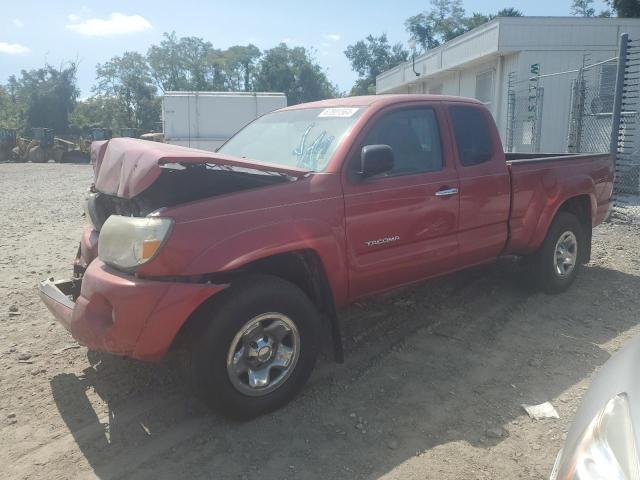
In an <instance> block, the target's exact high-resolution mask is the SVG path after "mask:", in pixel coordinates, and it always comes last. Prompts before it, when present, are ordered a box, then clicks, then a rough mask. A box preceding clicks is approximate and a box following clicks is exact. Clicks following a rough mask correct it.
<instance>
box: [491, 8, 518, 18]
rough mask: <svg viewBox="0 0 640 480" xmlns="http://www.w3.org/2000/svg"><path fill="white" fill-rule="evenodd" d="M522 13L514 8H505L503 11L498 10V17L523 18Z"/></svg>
mask: <svg viewBox="0 0 640 480" xmlns="http://www.w3.org/2000/svg"><path fill="white" fill-rule="evenodd" d="M522 16H523V15H522V12H521V11H520V10H518V9H516V8H513V7H507V8H503V9H502V10H498V13H496V17H522Z"/></svg>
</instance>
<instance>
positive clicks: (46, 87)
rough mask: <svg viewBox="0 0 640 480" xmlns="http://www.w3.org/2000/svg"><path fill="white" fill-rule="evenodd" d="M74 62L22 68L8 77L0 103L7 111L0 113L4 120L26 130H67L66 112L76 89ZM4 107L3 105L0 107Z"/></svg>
mask: <svg viewBox="0 0 640 480" xmlns="http://www.w3.org/2000/svg"><path fill="white" fill-rule="evenodd" d="M76 70H77V65H76V63H75V62H69V63H67V64H63V65H62V66H60V67H59V68H56V67H53V66H52V65H49V64H47V65H45V66H44V67H43V68H39V69H36V70H28V71H27V70H22V72H21V73H20V77H16V76H14V75H12V76H11V77H9V81H8V83H7V86H6V88H5V89H4V91H5V92H6V97H5V99H4V100H3V103H4V104H5V105H7V106H8V108H9V110H8V111H6V112H3V113H2V114H0V116H1V117H5V119H6V117H9V118H11V119H12V120H11V122H9V120H8V119H6V120H5V121H6V122H7V123H11V124H12V125H14V126H15V127H18V128H21V129H22V130H24V131H25V133H28V132H27V131H28V130H29V129H31V128H33V127H45V128H51V129H53V130H54V132H56V133H57V134H63V133H67V132H68V131H69V114H70V113H71V112H72V111H73V107H74V105H75V102H76V99H77V98H78V95H79V91H78V88H77V86H76ZM2 110H4V108H2Z"/></svg>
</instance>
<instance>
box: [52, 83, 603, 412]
mask: <svg viewBox="0 0 640 480" xmlns="http://www.w3.org/2000/svg"><path fill="white" fill-rule="evenodd" d="M92 162H93V164H94V170H95V183H94V185H93V186H92V187H91V189H90V192H89V194H88V196H87V202H86V211H87V216H88V219H89V220H90V221H91V226H89V227H87V229H86V230H85V232H84V234H83V236H82V239H81V242H80V248H79V251H78V255H77V258H76V261H75V265H74V275H73V278H72V279H71V280H65V281H53V280H52V279H50V280H46V281H44V282H42V284H41V286H40V292H41V297H42V300H43V301H44V302H45V304H46V305H47V307H48V308H49V309H50V310H51V312H52V313H53V315H54V316H55V317H56V318H57V319H58V320H59V321H60V322H61V323H62V324H63V325H64V326H65V327H66V328H67V329H68V330H69V331H70V332H71V334H72V335H73V336H74V337H75V338H76V339H77V340H78V341H79V342H81V343H83V344H85V345H87V346H88V347H89V348H91V349H95V350H101V351H106V352H111V353H115V354H119V355H126V356H130V357H133V358H138V359H143V360H158V359H160V358H161V357H162V356H163V355H164V354H165V353H166V352H167V351H168V350H169V348H170V347H171V346H172V344H173V343H174V340H175V339H176V337H177V336H178V334H181V333H185V332H186V333H188V334H189V335H188V336H189V337H190V338H191V339H192V343H191V351H192V355H191V357H192V362H191V363H192V373H193V379H194V384H195V386H196V388H197V389H198V390H200V391H201V392H202V394H203V395H204V397H205V398H206V399H207V400H208V402H209V403H210V404H212V405H213V406H215V407H217V408H219V409H221V410H222V411H224V412H225V413H227V414H230V415H235V416H240V417H249V416H254V415H259V414H261V413H265V412H268V411H270V410H273V409H275V408H278V407H279V406H282V405H283V404H285V403H286V402H287V401H289V400H290V399H291V398H292V397H293V396H294V395H295V394H296V393H297V391H298V390H300V388H301V387H302V386H303V384H304V383H305V381H306V380H307V378H308V376H309V374H310V372H311V370H312V368H313V366H314V363H315V360H316V356H317V353H318V350H319V346H320V343H321V339H322V338H324V335H325V334H330V337H331V338H332V339H333V343H334V351H335V353H336V356H337V359H338V360H339V361H340V360H341V356H342V350H341V337H340V331H339V323H338V321H337V315H336V311H337V309H338V308H340V307H343V306H345V305H347V304H349V303H350V302H354V301H356V300H359V299H362V298H364V297H368V296H371V295H375V294H378V293H380V292H385V291H387V290H390V289H393V288H397V287H399V286H402V285H407V284H411V283H413V282H417V281H420V280H424V279H427V278H431V277H435V276H438V275H443V274H446V273H450V272H454V271H456V270H461V269H464V268H466V267H470V266H472V265H479V264H483V263H487V262H492V261H494V260H495V259H496V258H498V257H500V256H503V255H515V256H520V257H523V259H524V262H523V263H524V264H525V267H526V269H527V271H528V272H530V273H529V274H530V275H531V277H532V278H534V279H535V280H536V282H537V284H538V286H539V287H540V288H541V289H542V290H543V291H545V292H548V293H555V292H561V291H563V290H565V289H566V288H567V287H569V285H570V284H571V283H572V282H573V280H574V278H575V276H576V274H577V273H578V269H579V267H580V265H581V264H583V263H586V262H587V261H588V260H589V257H590V247H591V231H592V228H593V227H594V226H595V225H597V224H598V223H600V222H602V221H603V219H604V218H605V216H606V215H607V212H608V210H609V207H610V198H611V192H612V186H613V171H614V165H613V162H612V158H611V156H610V155H606V154H597V155H596V154H593V155H592V154H587V155H571V154H535V155H530V154H508V155H505V154H504V153H503V150H502V146H501V142H500V138H499V136H498V133H497V131H496V127H495V125H494V122H493V119H492V117H491V115H490V113H489V112H488V110H487V109H486V108H485V107H484V106H483V105H482V104H481V103H479V102H477V101H475V100H470V99H464V98H457V97H446V96H427V95H424V96H423V95H388V96H384V95H382V96H368V97H352V98H341V99H333V100H326V101H320V102H314V103H308V104H303V105H296V106H293V107H289V108H285V109H282V110H278V111H276V112H272V113H269V114H267V115H264V116H262V117H260V118H259V119H257V120H255V121H254V122H252V123H250V124H249V125H247V126H246V127H245V128H244V129H242V130H241V131H240V132H238V133H237V134H236V135H235V136H234V137H233V138H231V139H230V140H229V141H228V142H227V143H226V144H225V145H223V146H222V147H221V148H220V149H219V151H218V152H216V153H211V152H204V151H199V150H193V149H187V148H182V147H176V146H172V145H166V144H160V143H151V142H146V141H144V140H134V139H128V138H116V139H112V140H109V141H106V142H94V143H93V145H92Z"/></svg>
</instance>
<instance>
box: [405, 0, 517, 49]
mask: <svg viewBox="0 0 640 480" xmlns="http://www.w3.org/2000/svg"><path fill="white" fill-rule="evenodd" d="M521 16H522V12H521V11H520V10H516V9H515V8H511V7H509V8H503V9H502V10H500V11H499V12H498V13H497V14H496V15H491V14H489V15H485V14H483V13H473V14H472V15H471V16H470V17H467V16H466V13H465V10H464V8H463V7H462V0H431V10H428V11H424V12H420V13H418V14H417V15H414V16H412V17H409V18H408V19H407V20H406V21H405V22H404V26H405V29H406V31H407V32H408V33H409V38H410V40H411V41H412V42H414V43H415V44H416V45H418V46H420V49H421V50H422V51H427V50H430V49H432V48H435V47H437V46H439V45H441V44H442V43H444V42H448V41H449V40H452V39H454V38H456V37H458V36H460V35H462V34H463V33H466V32H468V31H469V30H472V29H474V28H476V27H479V26H480V25H483V24H485V23H487V22H488V21H490V20H491V19H493V18H495V17H521Z"/></svg>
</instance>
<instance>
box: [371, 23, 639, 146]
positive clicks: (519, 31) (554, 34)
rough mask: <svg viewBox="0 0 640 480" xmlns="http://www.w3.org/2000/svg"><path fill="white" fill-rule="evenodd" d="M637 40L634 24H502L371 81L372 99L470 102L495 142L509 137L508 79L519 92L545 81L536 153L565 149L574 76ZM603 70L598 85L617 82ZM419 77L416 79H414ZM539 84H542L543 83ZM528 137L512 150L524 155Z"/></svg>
mask: <svg viewBox="0 0 640 480" xmlns="http://www.w3.org/2000/svg"><path fill="white" fill-rule="evenodd" d="M622 33H628V34H629V36H630V38H634V39H638V40H640V19H631V18H583V17H500V18H495V19H493V20H492V21H490V22H488V23H486V24H484V25H482V26H480V27H477V28H475V29H473V30H471V31H470V32H467V33H466V34H464V35H461V36H460V37H457V38H455V39H453V40H451V41H450V42H447V43H445V44H443V45H441V46H440V47H438V48H435V49H432V50H429V51H428V52H426V53H424V54H422V55H420V56H416V57H415V65H414V62H412V61H411V60H409V61H408V62H406V63H403V64H401V65H399V66H397V67H395V68H393V69H391V70H388V71H386V72H384V73H382V74H380V75H379V76H378V77H377V78H376V92H377V93H378V94H381V93H434V94H445V95H460V96H463V97H473V98H477V99H478V100H480V101H482V102H484V103H485V104H486V105H487V107H488V108H489V109H490V110H491V113H492V114H493V116H494V118H495V119H496V123H497V124H498V128H499V130H500V134H501V136H502V138H503V142H504V141H505V139H506V138H507V137H506V134H507V109H508V105H507V103H508V101H507V97H508V95H507V89H508V82H509V74H510V72H515V73H514V74H513V76H514V77H515V78H516V79H517V80H518V81H519V83H518V84H519V85H520V86H521V87H522V88H527V82H528V81H530V79H531V77H532V76H535V73H532V72H536V71H537V70H539V74H540V75H543V76H544V75H546V74H551V73H556V72H572V71H573V74H572V73H567V74H561V75H554V76H548V77H543V80H544V83H543V86H544V102H543V109H542V110H541V112H542V113H541V115H542V121H541V122H540V125H541V130H540V132H539V136H540V150H541V151H547V152H553V151H557V152H561V151H566V149H567V134H568V119H569V111H570V103H571V101H570V98H571V82H572V80H573V79H574V78H575V71H576V70H577V69H578V68H580V67H581V66H583V65H584V64H593V63H597V62H600V61H603V60H606V59H610V58H612V57H615V56H616V55H617V54H618V43H619V39H620V35H621V34H622ZM607 67H608V68H606V69H605V68H602V69H600V71H601V72H602V73H599V75H600V76H601V77H602V79H601V80H600V81H604V80H607V81H610V80H611V76H612V75H613V78H615V65H613V64H612V65H607ZM416 73H417V74H416ZM541 80H542V79H541ZM524 137H526V135H520V137H519V138H517V139H516V141H515V142H514V149H515V150H516V151H518V150H520V151H527V150H531V149H532V147H531V146H529V147H528V148H527V145H523V144H526V143H527V141H529V142H530V140H527V138H524Z"/></svg>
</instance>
